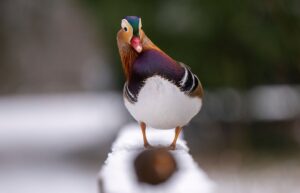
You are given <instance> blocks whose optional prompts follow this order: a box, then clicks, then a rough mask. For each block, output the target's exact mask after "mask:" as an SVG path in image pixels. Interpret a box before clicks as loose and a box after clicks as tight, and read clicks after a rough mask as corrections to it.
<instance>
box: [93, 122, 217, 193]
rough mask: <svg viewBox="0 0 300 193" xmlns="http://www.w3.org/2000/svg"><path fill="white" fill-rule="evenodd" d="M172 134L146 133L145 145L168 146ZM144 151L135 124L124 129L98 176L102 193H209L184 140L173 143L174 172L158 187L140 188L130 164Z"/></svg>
mask: <svg viewBox="0 0 300 193" xmlns="http://www.w3.org/2000/svg"><path fill="white" fill-rule="evenodd" d="M173 136H174V130H156V129H147V138H148V140H149V143H150V144H151V145H154V146H167V145H169V144H170V143H171V142H172V139H173ZM143 150H144V147H143V141H142V134H141V131H140V129H139V126H138V125H137V124H130V125H128V126H126V127H124V128H123V129H122V130H121V131H120V133H119V136H118V138H117V140H116V141H115V142H114V144H113V146H112V151H111V153H109V154H108V158H107V160H106V161H105V164H104V166H103V167H102V169H101V171H100V173H99V181H100V185H102V189H104V193H141V192H143V193H153V192H155V193H165V192H172V193H186V192H189V193H199V192H201V193H210V192H213V190H214V183H213V182H212V181H211V180H210V179H209V178H208V177H207V175H206V174H205V172H204V171H203V170H202V169H201V168H200V167H199V166H198V165H197V163H196V162H195V161H194V160H193V158H192V156H191V155H190V154H189V153H188V151H189V149H188V147H187V145H186V142H185V140H184V139H183V138H182V137H181V138H179V139H178V141H177V149H176V150H175V151H171V153H172V155H173V156H174V158H175V160H176V161H177V165H178V171H177V172H175V173H174V175H173V176H172V177H171V178H170V179H169V180H168V181H167V182H165V183H163V184H160V185H156V186H153V185H148V184H142V183H139V182H138V181H137V178H136V176H135V173H134V168H133V161H134V159H135V157H136V156H137V155H138V154H139V153H140V152H142V151H143Z"/></svg>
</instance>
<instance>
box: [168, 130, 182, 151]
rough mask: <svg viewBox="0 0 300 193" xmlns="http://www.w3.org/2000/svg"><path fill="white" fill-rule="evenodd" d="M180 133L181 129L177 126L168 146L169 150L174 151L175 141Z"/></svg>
mask: <svg viewBox="0 0 300 193" xmlns="http://www.w3.org/2000/svg"><path fill="white" fill-rule="evenodd" d="M181 131H182V127H179V126H178V127H176V128H175V136H174V139H173V142H172V143H171V145H170V146H169V148H170V149H171V150H175V149H176V141H177V139H178V136H179V134H180V132H181Z"/></svg>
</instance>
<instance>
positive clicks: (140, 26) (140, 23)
mask: <svg viewBox="0 0 300 193" xmlns="http://www.w3.org/2000/svg"><path fill="white" fill-rule="evenodd" d="M139 21H140V22H139V29H141V28H142V19H141V18H140V20H139Z"/></svg>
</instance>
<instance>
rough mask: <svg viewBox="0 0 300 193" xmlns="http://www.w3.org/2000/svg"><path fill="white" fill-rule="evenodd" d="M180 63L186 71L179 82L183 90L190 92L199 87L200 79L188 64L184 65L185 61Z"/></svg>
mask: <svg viewBox="0 0 300 193" xmlns="http://www.w3.org/2000/svg"><path fill="white" fill-rule="evenodd" d="M180 64H181V65H182V67H183V68H184V70H185V71H184V75H183V77H182V79H181V80H180V82H179V87H180V89H181V91H183V92H185V93H187V94H190V93H192V92H193V91H194V90H196V88H197V87H198V85H199V79H198V77H197V76H196V75H195V74H193V73H192V72H191V70H190V68H189V67H188V66H186V65H184V64H183V63H180Z"/></svg>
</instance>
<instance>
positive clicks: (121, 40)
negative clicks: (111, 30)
mask: <svg viewBox="0 0 300 193" xmlns="http://www.w3.org/2000/svg"><path fill="white" fill-rule="evenodd" d="M143 36H144V32H143V30H142V20H141V18H140V17H138V16H126V17H125V18H124V19H122V21H121V29H120V30H119V32H118V35H117V41H118V45H119V47H120V46H122V47H123V46H124V47H128V46H130V47H131V48H133V49H134V50H135V51H136V52H137V53H141V52H142V51H143V44H142V42H143Z"/></svg>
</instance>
